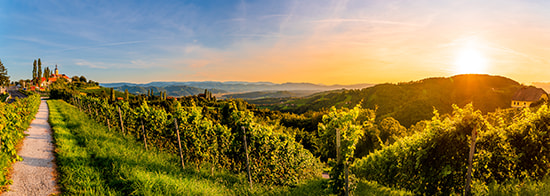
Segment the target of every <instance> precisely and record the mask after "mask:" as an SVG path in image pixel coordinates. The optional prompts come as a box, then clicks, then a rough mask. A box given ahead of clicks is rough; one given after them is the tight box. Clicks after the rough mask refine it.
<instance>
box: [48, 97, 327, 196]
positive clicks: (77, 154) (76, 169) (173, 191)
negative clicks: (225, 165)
mask: <svg viewBox="0 0 550 196" xmlns="http://www.w3.org/2000/svg"><path fill="white" fill-rule="evenodd" d="M48 105H49V108H50V124H51V126H52V129H53V133H54V140H55V143H56V148H57V149H56V152H57V154H56V162H57V165H58V172H59V179H58V183H59V186H60V188H61V190H62V194H66V195H312V194H313V195H327V194H329V192H327V191H326V180H323V179H316V180H312V181H309V182H307V183H306V184H302V185H299V186H297V187H281V186H267V185H262V184H257V183H255V184H254V186H253V189H252V190H251V189H250V188H249V185H248V181H247V180H246V179H247V178H246V176H245V174H244V173H241V174H234V173H230V172H227V171H224V170H216V171H214V173H213V175H211V171H210V169H209V168H210V167H208V166H203V167H202V168H203V169H202V170H201V171H196V169H195V168H196V167H195V166H192V165H186V166H188V167H187V168H186V169H182V168H181V166H180V165H179V157H178V156H176V155H175V154H168V153H165V152H162V151H159V150H157V149H150V150H149V151H145V149H144V148H143V145H142V143H140V142H137V141H135V140H134V139H133V138H131V137H125V136H123V135H122V134H119V133H116V132H109V131H108V129H107V127H105V126H103V125H100V124H98V123H97V122H95V121H93V120H91V119H89V118H88V117H87V116H86V115H85V114H83V113H81V112H80V111H78V109H76V108H75V107H73V106H71V105H69V104H67V103H65V102H64V101H61V100H49V101H48Z"/></svg>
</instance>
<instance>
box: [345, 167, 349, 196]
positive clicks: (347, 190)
mask: <svg viewBox="0 0 550 196" xmlns="http://www.w3.org/2000/svg"><path fill="white" fill-rule="evenodd" d="M348 169H349V168H348V162H347V161H346V162H344V170H346V187H344V188H345V191H346V196H348V195H349V171H348Z"/></svg>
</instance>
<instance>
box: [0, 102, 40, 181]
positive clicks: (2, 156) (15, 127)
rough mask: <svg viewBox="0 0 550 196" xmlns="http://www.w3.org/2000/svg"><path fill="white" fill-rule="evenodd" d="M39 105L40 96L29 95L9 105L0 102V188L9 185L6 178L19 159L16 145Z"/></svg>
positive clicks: (22, 136) (23, 135)
mask: <svg viewBox="0 0 550 196" xmlns="http://www.w3.org/2000/svg"><path fill="white" fill-rule="evenodd" d="M39 105H40V96H39V95H31V96H29V97H27V98H24V99H18V100H16V101H15V102H13V103H11V104H7V103H3V102H0V167H1V170H2V174H1V177H0V186H5V185H7V184H8V183H9V180H8V179H7V178H6V176H7V172H8V169H9V168H10V167H11V165H12V164H13V163H14V162H15V161H18V160H21V158H20V157H19V156H18V155H17V145H18V144H19V143H20V142H21V140H22V139H23V138H24V137H25V130H27V128H28V127H29V124H30V123H31V121H32V120H33V119H34V115H35V114H36V112H37V111H38V106H39Z"/></svg>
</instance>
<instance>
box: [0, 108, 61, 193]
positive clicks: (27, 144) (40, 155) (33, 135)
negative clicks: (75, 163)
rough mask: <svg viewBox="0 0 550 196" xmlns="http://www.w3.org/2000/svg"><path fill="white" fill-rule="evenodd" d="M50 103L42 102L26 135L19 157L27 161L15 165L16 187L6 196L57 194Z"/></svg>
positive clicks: (13, 178)
mask: <svg viewBox="0 0 550 196" xmlns="http://www.w3.org/2000/svg"><path fill="white" fill-rule="evenodd" d="M48 113H49V112H48V104H47V103H46V101H45V100H42V101H41V102H40V108H39V109H38V113H37V114H36V119H34V120H33V121H32V123H31V126H30V127H29V129H28V130H27V132H25V133H26V134H28V136H26V137H25V139H24V140H23V147H22V148H21V150H19V156H21V157H22V158H23V161H21V162H16V163H15V164H14V165H13V171H12V177H11V179H12V180H13V184H12V185H11V187H10V191H8V192H6V193H5V194H3V195H51V194H53V193H57V188H56V182H55V178H54V175H53V174H54V169H53V167H54V162H53V158H54V156H53V150H54V147H53V144H52V136H51V127H50V124H49V123H48Z"/></svg>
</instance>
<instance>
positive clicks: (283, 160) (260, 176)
mask: <svg viewBox="0 0 550 196" xmlns="http://www.w3.org/2000/svg"><path fill="white" fill-rule="evenodd" d="M56 91H58V92H60V93H66V94H65V95H60V96H58V97H63V98H64V99H65V100H67V101H68V102H69V103H71V104H73V105H75V106H77V107H78V108H79V109H80V110H82V111H84V112H86V113H88V114H89V115H90V116H91V117H93V118H94V119H95V120H97V121H99V122H103V123H104V124H105V125H110V127H111V129H114V130H117V131H121V130H122V126H121V125H122V124H121V123H120V118H122V121H123V125H124V132H123V133H124V134H127V135H131V136H134V137H135V138H136V139H138V140H140V141H143V139H144V137H146V141H147V143H148V145H152V146H154V147H157V148H159V149H163V150H165V151H167V152H171V153H174V154H175V153H176V152H177V150H178V149H177V146H178V145H177V139H176V138H177V135H176V131H175V126H174V120H175V119H177V122H178V125H179V126H178V127H179V128H180V138H181V141H182V148H183V149H184V150H183V155H184V159H185V160H186V162H188V163H193V164H194V165H195V166H196V167H197V170H200V168H201V166H208V167H210V168H211V169H212V170H214V169H215V168H224V169H229V170H232V171H234V172H243V171H244V170H243V169H244V168H245V167H244V165H246V163H245V159H244V149H243V144H242V136H243V135H242V129H241V127H242V126H244V127H246V129H247V138H248V139H249V140H250V141H249V142H248V143H249V152H250V160H251V168H252V169H251V170H252V172H253V176H254V181H255V182H261V183H266V184H274V185H296V184H299V183H302V182H303V181H305V180H308V179H311V178H313V177H316V176H320V171H321V170H320V163H319V161H318V159H316V158H315V157H314V156H313V155H312V154H311V153H310V152H309V151H307V150H305V149H304V148H303V146H302V145H300V144H299V143H297V142H296V141H295V140H294V138H292V137H290V136H288V135H286V134H284V132H283V131H281V129H283V128H282V127H280V126H276V125H267V124H263V123H260V122H257V119H256V118H255V117H254V115H253V113H252V112H250V111H248V110H247V108H246V107H245V106H246V105H244V104H234V103H232V105H231V106H230V107H228V108H227V113H226V114H227V116H225V117H223V119H225V120H223V121H224V124H221V123H220V122H219V121H218V120H216V119H215V118H209V117H207V116H217V115H213V114H210V110H209V109H208V108H206V109H205V107H200V106H195V104H194V101H193V100H190V102H189V103H188V104H186V106H182V105H181V104H180V102H174V104H173V105H171V106H170V107H171V108H170V110H172V111H171V112H166V110H164V109H163V107H158V106H157V107H154V106H150V103H154V102H156V101H162V100H154V101H150V102H147V101H144V102H142V103H141V104H140V105H139V106H137V107H132V106H131V105H130V104H129V102H126V101H116V102H113V103H109V102H108V101H106V100H104V99H100V98H94V97H89V96H84V95H80V94H77V93H78V92H74V91H70V90H56ZM205 101H207V100H205ZM163 102H166V103H168V100H164V101H163ZM235 103H239V102H235ZM239 105H240V106H239ZM117 108H120V114H119V112H118V109H117ZM220 113H221V112H220ZM216 118H221V117H216ZM107 121H108V122H109V123H107ZM141 122H143V124H144V127H145V129H146V131H145V132H146V134H145V135H144V134H143V131H142V130H141Z"/></svg>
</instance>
